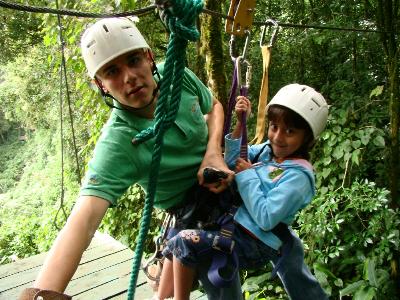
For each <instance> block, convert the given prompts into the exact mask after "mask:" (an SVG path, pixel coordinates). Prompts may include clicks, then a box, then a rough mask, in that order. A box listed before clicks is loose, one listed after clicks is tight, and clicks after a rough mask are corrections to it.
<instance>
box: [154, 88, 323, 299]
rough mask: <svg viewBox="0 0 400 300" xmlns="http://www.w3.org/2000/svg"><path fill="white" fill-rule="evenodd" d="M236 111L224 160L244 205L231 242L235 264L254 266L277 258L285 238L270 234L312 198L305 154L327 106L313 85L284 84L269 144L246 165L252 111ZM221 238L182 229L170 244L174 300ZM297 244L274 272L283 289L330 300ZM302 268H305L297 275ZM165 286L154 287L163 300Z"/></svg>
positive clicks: (273, 104) (240, 102) (240, 106)
mask: <svg viewBox="0 0 400 300" xmlns="http://www.w3.org/2000/svg"><path fill="white" fill-rule="evenodd" d="M235 112H236V114H237V116H238V122H237V124H236V126H235V128H234V130H233V131H232V133H231V134H229V135H227V136H226V138H225V140H226V144H225V145H226V148H225V150H226V152H225V161H226V163H227V164H228V166H229V167H230V168H232V169H234V170H235V172H236V176H235V182H236V185H237V190H238V192H239V194H240V196H241V199H242V200H243V204H242V205H241V206H240V207H239V208H238V210H237V212H236V214H235V216H234V220H235V223H236V227H235V230H234V234H233V237H232V239H233V240H234V241H235V247H234V251H235V253H236V255H237V257H238V262H239V267H240V268H244V269H252V268H259V267H260V266H263V265H265V264H266V263H267V262H268V260H269V261H272V262H276V261H277V260H278V259H279V255H280V249H281V247H282V241H281V240H280V239H279V238H278V237H277V236H276V235H274V234H273V233H272V232H271V230H272V229H273V228H274V227H275V226H277V225H278V224H279V223H284V224H287V225H289V224H291V223H292V222H293V220H294V218H295V215H296V213H297V212H298V211H299V210H300V209H302V208H304V207H305V206H306V205H308V204H309V203H310V201H311V199H312V197H313V196H314V194H315V179H314V173H313V168H312V165H311V164H310V163H309V162H308V159H309V151H310V149H311V148H312V146H313V145H314V143H315V141H316V140H317V139H318V137H319V135H320V134H321V132H322V131H323V129H324V127H325V124H326V121H327V117H328V105H327V103H326V101H325V99H324V98H323V96H322V95H321V94H319V93H318V92H316V91H315V90H314V89H312V88H311V87H308V86H305V85H299V84H290V85H287V86H285V87H283V88H282V89H281V90H279V92H278V93H277V94H276V95H275V97H274V98H273V99H272V100H271V101H270V103H269V105H268V141H267V142H266V143H264V144H260V145H255V146H250V147H249V151H248V152H249V160H245V159H242V158H239V154H240V138H241V136H240V135H241V126H242V124H241V120H240V119H241V115H242V113H243V112H246V113H247V114H250V102H249V100H248V99H247V98H245V97H238V99H237V103H236V106H235ZM250 161H252V162H253V163H251V162H250ZM218 234H219V231H204V230H183V231H181V232H180V233H179V234H177V235H176V236H175V237H174V238H172V239H171V240H170V241H169V242H168V244H167V247H166V249H165V250H164V254H165V256H166V257H167V258H168V259H172V264H173V282H174V284H173V289H174V299H175V300H181V299H185V300H186V299H189V294H190V290H191V286H192V283H193V280H194V278H195V276H196V270H198V269H199V268H203V267H204V266H205V265H207V266H208V265H209V264H210V260H211V258H212V256H213V255H214V254H215V251H218V250H215V249H214V248H213V247H212V246H213V242H214V238H215V236H216V235H218ZM291 234H293V233H292V232H291ZM296 238H297V237H296ZM298 244H300V245H296V246H294V249H295V251H294V252H293V251H291V252H290V255H289V258H288V259H286V260H284V261H283V265H285V264H286V266H285V267H284V268H283V269H284V270H285V272H284V273H285V274H279V271H278V274H279V275H280V277H281V280H282V281H283V282H284V285H285V289H286V290H287V292H288V294H289V296H290V297H291V299H327V296H326V294H325V293H324V292H323V290H322V289H321V288H320V286H319V285H318V283H317V281H316V280H315V278H313V277H312V275H311V273H310V272H309V271H308V269H307V268H306V267H305V265H304V255H303V252H302V251H303V249H302V247H301V243H298ZM296 251H297V252H296ZM289 265H290V267H289ZM304 268H306V269H307V270H306V271H305V272H302V270H303V271H304ZM291 272H292V275H290V273H291ZM288 276H291V278H293V279H294V280H293V281H296V283H294V282H293V281H292V283H290V287H289V286H286V284H285V281H286V283H288V282H290V281H291V280H288ZM310 276H311V277H312V278H311V277H310ZM307 281H308V282H310V281H313V285H314V288H313V289H310V288H309V286H308V285H307V284H305V285H303V284H302V282H307ZM288 285H289V283H288ZM163 288H164V287H163V286H162V285H161V286H160V288H159V296H161V297H159V298H160V299H163V297H162V293H163ZM310 293H313V294H312V296H311V294H310Z"/></svg>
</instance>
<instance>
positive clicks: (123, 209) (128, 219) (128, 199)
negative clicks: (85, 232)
mask: <svg viewBox="0 0 400 300" xmlns="http://www.w3.org/2000/svg"><path fill="white" fill-rule="evenodd" d="M144 196H145V195H144V191H143V189H142V188H141V187H140V186H139V185H133V186H131V187H130V188H129V189H128V191H127V192H126V193H125V195H123V196H122V197H121V198H120V199H119V200H118V205H117V206H116V207H114V208H111V209H109V210H108V212H107V214H106V216H105V217H104V219H103V222H102V224H101V229H104V230H105V231H106V232H108V233H109V234H110V235H111V236H113V237H114V238H116V239H118V240H119V241H121V242H122V243H124V244H125V245H127V246H129V247H130V248H131V249H134V248H135V245H136V239H137V237H138V234H139V229H140V222H141V219H142V216H143V203H144ZM161 217H162V213H161V212H157V211H156V210H154V211H153V217H152V222H151V224H150V229H149V232H148V237H147V239H146V244H145V250H146V251H153V250H154V244H153V243H152V240H153V238H154V237H155V236H156V235H157V234H158V233H159V226H160V224H161Z"/></svg>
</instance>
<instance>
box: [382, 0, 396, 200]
mask: <svg viewBox="0 0 400 300" xmlns="http://www.w3.org/2000/svg"><path fill="white" fill-rule="evenodd" d="M398 10H399V1H392V0H379V1H378V7H377V25H378V29H379V30H380V31H382V33H381V39H382V43H383V49H384V52H385V56H386V69H387V73H388V75H387V76H388V92H389V115H390V143H389V147H390V160H389V161H390V166H391V168H390V170H389V173H390V176H389V178H390V193H391V200H392V202H391V204H392V207H399V206H400V199H399V176H400V159H399V156H400V151H399V147H400V144H399V127H400V123H399V115H400V99H399V98H400V97H399V70H398V65H397V61H398V57H399V51H398V45H397V43H396V36H395V32H396V28H397V24H396V22H397V20H398V18H399V12H398Z"/></svg>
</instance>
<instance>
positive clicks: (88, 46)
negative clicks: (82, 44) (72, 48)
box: [86, 40, 96, 49]
mask: <svg viewBox="0 0 400 300" xmlns="http://www.w3.org/2000/svg"><path fill="white" fill-rule="evenodd" d="M94 44H96V41H95V40H92V41H91V42H90V43H88V44H87V45H86V48H88V49H89V48H90V47H92V46H93V45H94Z"/></svg>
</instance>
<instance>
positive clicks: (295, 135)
mask: <svg viewBox="0 0 400 300" xmlns="http://www.w3.org/2000/svg"><path fill="white" fill-rule="evenodd" d="M304 137H305V130H304V129H298V128H290V127H288V126H286V124H285V123H284V122H283V120H279V121H274V122H272V121H271V122H269V127H268V139H269V141H270V143H271V146H272V150H273V152H274V155H275V157H276V158H286V157H290V156H291V155H292V154H293V153H294V152H296V151H297V150H298V149H299V148H300V147H301V145H302V144H303V142H304Z"/></svg>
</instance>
